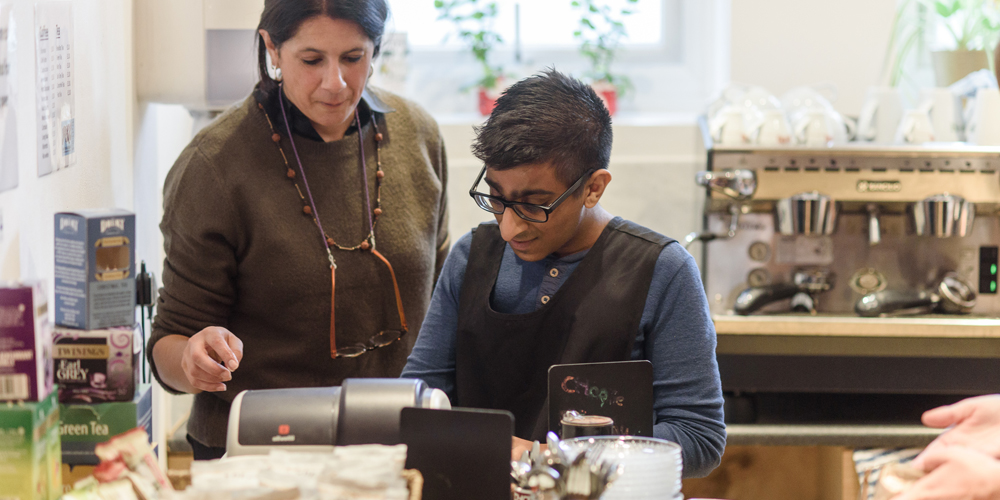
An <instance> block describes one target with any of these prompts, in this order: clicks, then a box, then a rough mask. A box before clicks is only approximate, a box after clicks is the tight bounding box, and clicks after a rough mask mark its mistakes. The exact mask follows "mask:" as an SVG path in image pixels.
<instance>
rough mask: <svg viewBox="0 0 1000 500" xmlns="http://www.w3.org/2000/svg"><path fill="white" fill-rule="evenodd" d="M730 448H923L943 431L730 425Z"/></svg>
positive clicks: (906, 427) (912, 427)
mask: <svg viewBox="0 0 1000 500" xmlns="http://www.w3.org/2000/svg"><path fill="white" fill-rule="evenodd" d="M726 432H727V434H728V437H727V440H726V444H727V445H728V446H845V447H849V448H922V447H924V446H927V444H928V443H930V442H931V441H932V440H933V439H934V438H936V437H937V436H938V435H939V434H940V433H941V432H942V431H941V429H931V428H928V427H924V426H921V425H848V424H729V425H727V426H726Z"/></svg>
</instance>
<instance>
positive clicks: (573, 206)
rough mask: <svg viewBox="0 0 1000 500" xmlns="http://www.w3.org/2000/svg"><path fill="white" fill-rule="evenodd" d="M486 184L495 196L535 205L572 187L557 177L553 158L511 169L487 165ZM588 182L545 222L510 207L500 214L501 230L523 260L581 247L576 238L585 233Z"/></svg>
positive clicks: (547, 202)
mask: <svg viewBox="0 0 1000 500" xmlns="http://www.w3.org/2000/svg"><path fill="white" fill-rule="evenodd" d="M486 184H488V185H489V187H490V194H491V195H493V196H497V197H500V198H503V199H505V200H507V201H519V202H523V203H533V204H536V205H549V204H550V203H552V202H553V201H555V200H556V198H558V197H559V196H560V195H562V194H563V193H564V192H565V191H566V189H567V188H569V185H567V184H565V183H563V182H562V181H560V180H559V178H558V177H556V170H555V167H553V166H552V164H551V163H550V162H546V163H537V164H528V165H521V166H519V167H515V168H511V169H508V170H494V169H491V168H488V169H486ZM586 185H587V182H586V181H584V185H583V186H582V187H581V188H580V189H581V192H580V193H573V194H570V195H569V196H568V197H567V198H566V199H565V200H563V202H562V203H561V204H560V205H559V206H558V207H556V209H555V210H554V211H552V213H550V214H549V220H548V221H546V222H529V221H526V220H524V219H522V218H521V217H519V216H518V215H517V214H516V213H514V210H513V209H511V208H507V209H506V210H505V211H504V213H503V214H497V215H496V218H497V222H498V223H499V224H500V234H501V236H503V239H504V241H506V242H507V243H508V244H509V245H510V247H511V249H513V250H514V254H516V255H517V256H518V257H519V258H521V260H526V261H529V262H534V261H538V260H542V259H544V258H545V257H547V256H549V255H551V254H553V253H554V254H557V255H560V256H562V255H566V254H569V253H572V252H575V251H579V250H582V249H583V248H584V247H583V246H582V245H580V244H579V243H578V242H577V240H578V239H579V238H580V237H581V236H582V235H581V234H580V233H581V231H580V224H581V222H582V221H583V218H584V201H585V200H586V195H585V194H586V190H587V187H586ZM578 247H579V248H578Z"/></svg>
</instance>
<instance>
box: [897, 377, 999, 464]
mask: <svg viewBox="0 0 1000 500" xmlns="http://www.w3.org/2000/svg"><path fill="white" fill-rule="evenodd" d="M921 420H923V422H924V425H927V426H928V427H935V428H939V429H940V428H944V427H951V429H949V430H947V431H945V432H944V433H943V434H941V435H940V436H938V437H937V439H935V440H934V441H933V442H931V444H930V445H929V446H928V447H927V449H926V450H924V451H923V452H922V453H921V454H920V456H918V457H917V458H916V459H915V460H914V466H915V467H918V468H923V467H924V464H923V461H924V456H925V455H927V454H928V453H929V452H932V451H936V450H939V449H940V448H946V447H950V446H964V447H967V448H972V449H974V450H977V451H979V452H980V453H985V454H986V455H989V456H991V457H993V458H1000V395H991V396H978V397H974V398H968V399H963V400H962V401H959V402H957V403H955V404H953V405H948V406H942V407H940V408H935V409H933V410H929V411H927V412H925V413H924V415H923V417H922V418H921Z"/></svg>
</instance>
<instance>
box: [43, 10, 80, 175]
mask: <svg viewBox="0 0 1000 500" xmlns="http://www.w3.org/2000/svg"><path fill="white" fill-rule="evenodd" d="M73 52H74V42H73V4H72V2H67V1H59V2H42V3H38V4H36V5H35V59H36V72H35V74H36V79H37V87H38V88H37V89H36V90H37V92H36V95H37V96H38V101H37V106H38V176H39V177H41V176H43V175H48V174H50V173H52V172H54V171H56V170H61V169H63V168H66V167H68V166H70V165H72V164H73V163H75V162H76V123H75V121H74V119H75V117H76V110H75V106H74V99H75V94H76V90H75V88H74V86H73V75H74V74H75V73H76V67H75V64H74V62H73Z"/></svg>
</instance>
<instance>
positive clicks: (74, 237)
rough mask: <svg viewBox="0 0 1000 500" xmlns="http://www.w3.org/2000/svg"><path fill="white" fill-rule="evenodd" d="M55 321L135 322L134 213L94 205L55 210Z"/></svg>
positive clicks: (92, 326)
mask: <svg viewBox="0 0 1000 500" xmlns="http://www.w3.org/2000/svg"><path fill="white" fill-rule="evenodd" d="M55 235H56V236H55V238H56V239H55V282H56V289H55V295H56V324H57V325H59V326H68V327H70V328H81V329H83V330H98V329H101V328H108V327H111V326H132V325H134V324H135V215H134V214H132V213H131V212H129V211H127V210H121V209H100V210H79V211H76V212H61V213H57V214H56V215H55Z"/></svg>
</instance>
